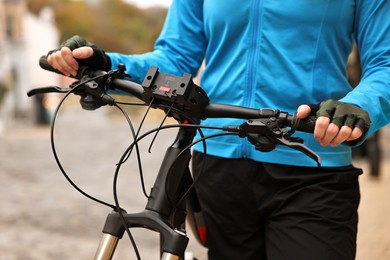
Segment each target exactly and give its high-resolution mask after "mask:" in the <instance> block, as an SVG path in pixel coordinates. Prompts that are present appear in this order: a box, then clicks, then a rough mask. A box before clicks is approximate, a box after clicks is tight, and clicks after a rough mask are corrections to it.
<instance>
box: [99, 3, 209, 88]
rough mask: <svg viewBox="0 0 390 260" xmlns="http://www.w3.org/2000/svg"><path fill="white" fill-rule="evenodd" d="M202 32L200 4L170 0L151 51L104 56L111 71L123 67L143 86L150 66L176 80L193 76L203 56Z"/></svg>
mask: <svg viewBox="0 0 390 260" xmlns="http://www.w3.org/2000/svg"><path fill="white" fill-rule="evenodd" d="M203 28H204V27H203V0H173V2H172V5H171V7H170V8H169V10H168V13H167V17H166V20H165V23H164V26H163V29H162V31H161V34H160V36H159V37H158V39H157V40H156V43H155V46H154V50H153V51H151V52H148V53H144V54H136V55H125V54H120V53H107V55H108V56H109V57H110V59H111V63H112V68H117V66H118V64H120V63H122V64H124V65H125V66H126V68H127V72H128V73H129V74H130V75H131V76H132V79H133V80H134V81H136V82H142V80H143V78H144V76H145V74H146V73H147V71H148V69H149V67H150V66H157V67H159V70H160V71H161V72H165V73H170V74H174V75H178V76H181V75H182V74H183V73H191V74H192V75H194V76H195V75H196V74H197V72H198V70H199V67H200V66H201V64H202V61H203V58H204V53H205V47H206V40H205V35H204V31H203Z"/></svg>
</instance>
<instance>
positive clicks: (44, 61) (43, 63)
mask: <svg viewBox="0 0 390 260" xmlns="http://www.w3.org/2000/svg"><path fill="white" fill-rule="evenodd" d="M39 66H40V67H41V68H42V69H44V70H48V71H51V72H55V73H58V74H61V75H64V74H63V73H62V72H61V71H59V70H57V69H55V68H53V67H52V66H51V65H50V64H49V62H48V61H47V56H41V57H40V58H39Z"/></svg>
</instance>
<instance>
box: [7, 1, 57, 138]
mask: <svg viewBox="0 0 390 260" xmlns="http://www.w3.org/2000/svg"><path fill="white" fill-rule="evenodd" d="M57 45H58V31H57V29H56V27H55V25H54V21H53V15H52V11H51V10H50V9H43V10H42V12H41V14H40V15H39V16H38V17H37V16H35V15H33V14H30V13H29V12H28V11H27V9H26V5H25V2H24V0H0V131H1V129H4V128H7V127H12V126H14V125H15V124H31V123H33V122H34V121H35V117H36V113H37V111H36V110H37V105H36V100H34V99H33V98H28V97H27V95H26V93H27V91H28V90H29V89H31V88H33V87H42V86H46V85H49V84H50V85H52V84H55V83H56V82H57V81H58V77H57V76H56V75H53V74H52V73H48V72H45V71H43V70H42V69H40V68H39V65H38V60H39V57H40V56H41V55H43V54H45V53H47V52H48V50H50V49H54V48H55V47H56V46H57Z"/></svg>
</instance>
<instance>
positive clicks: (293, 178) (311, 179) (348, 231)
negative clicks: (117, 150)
mask: <svg viewBox="0 0 390 260" xmlns="http://www.w3.org/2000/svg"><path fill="white" fill-rule="evenodd" d="M202 164H203V166H202ZM202 167H203V168H202ZM201 169H202V173H201V176H200V178H199V182H198V183H197V186H196V190H197V193H198V196H199V200H200V203H201V207H202V210H203V214H204V217H205V221H206V225H207V243H208V247H209V251H208V256H209V259H210V260H221V259H223V260H227V259H234V260H237V259H239V260H244V259H250V260H252V259H254V260H263V259H267V260H295V259H296V260H352V259H355V254H356V235H357V223H358V215H357V209H358V205H359V201H360V191H359V183H358V178H359V175H360V174H361V173H362V171H361V170H360V169H357V168H354V167H352V166H349V167H341V168H307V167H292V166H286V165H276V164H268V163H260V162H255V161H252V160H247V159H224V158H219V157H213V156H204V155H203V154H202V153H197V152H195V153H194V157H193V173H194V175H195V176H196V175H198V174H199V173H200V170H201Z"/></svg>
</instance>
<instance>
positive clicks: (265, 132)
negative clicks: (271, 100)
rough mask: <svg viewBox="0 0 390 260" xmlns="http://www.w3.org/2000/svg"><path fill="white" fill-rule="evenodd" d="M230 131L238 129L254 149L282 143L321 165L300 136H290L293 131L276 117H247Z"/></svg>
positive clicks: (266, 148)
mask: <svg viewBox="0 0 390 260" xmlns="http://www.w3.org/2000/svg"><path fill="white" fill-rule="evenodd" d="M232 131H238V133H239V136H240V137H247V138H248V140H249V141H250V142H251V143H252V144H254V145H255V147H256V150H259V151H263V152H268V151H272V150H273V149H275V148H276V146H277V145H284V146H287V147H289V148H291V149H294V150H297V151H300V152H302V153H303V154H305V155H306V156H308V157H309V158H311V159H313V160H314V161H315V162H316V163H317V165H318V166H321V158H320V157H319V156H318V155H317V154H316V153H315V152H314V151H312V150H311V149H310V148H308V147H307V146H305V145H304V144H303V141H302V139H301V138H295V137H292V136H291V135H292V133H293V131H288V129H287V128H285V127H283V126H282V125H281V122H279V121H278V119H277V118H276V117H271V118H258V119H249V120H247V121H246V122H245V123H243V124H242V125H240V127H239V128H238V129H237V128H236V130H234V128H232Z"/></svg>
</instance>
